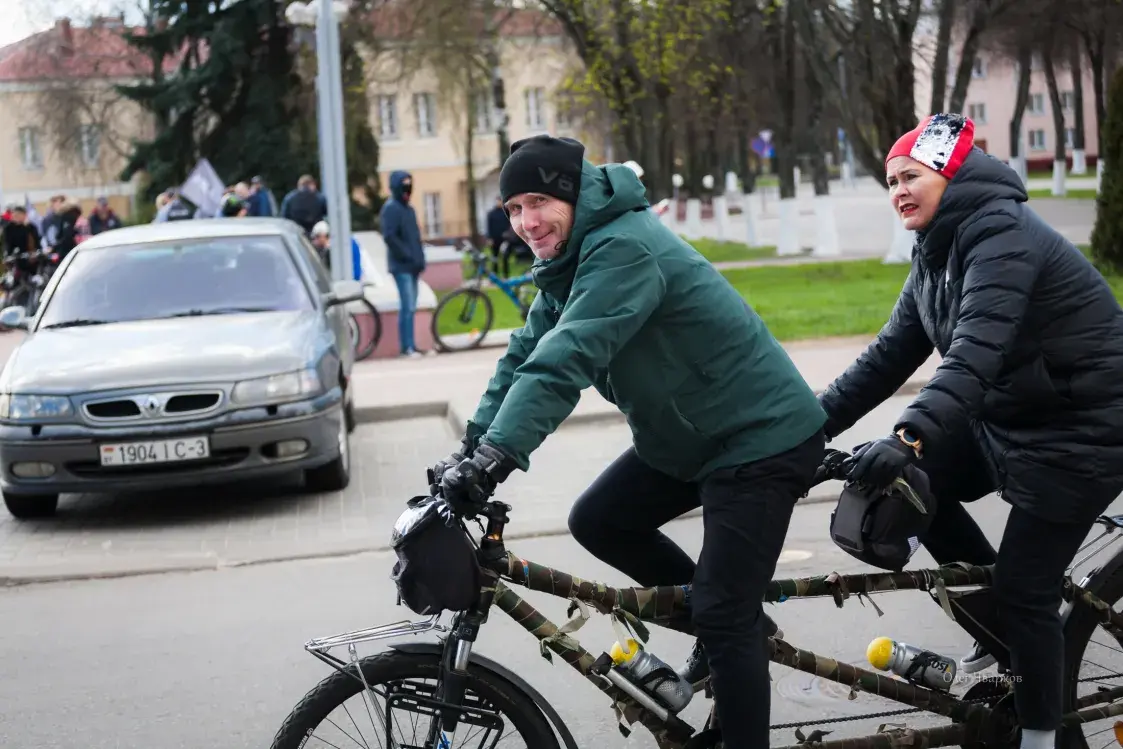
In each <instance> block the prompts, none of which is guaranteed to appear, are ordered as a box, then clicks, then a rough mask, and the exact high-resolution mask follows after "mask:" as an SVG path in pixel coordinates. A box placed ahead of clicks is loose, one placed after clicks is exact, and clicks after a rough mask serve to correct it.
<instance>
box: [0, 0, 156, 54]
mask: <svg viewBox="0 0 1123 749" xmlns="http://www.w3.org/2000/svg"><path fill="white" fill-rule="evenodd" d="M140 2H141V0H37V2H28V0H0V18H2V19H4V22H3V23H0V47H2V46H4V45H7V44H11V43H12V42H14V41H18V40H19V39H23V38H24V37H25V36H30V35H31V34H34V33H35V32H36V31H41V30H43V29H45V28H49V27H50V26H51V25H52V24H53V23H54V20H55V18H58V17H61V16H69V17H70V19H71V20H73V21H74V23H76V24H81V25H84V24H85V22H86V20H87V19H89V18H90V17H91V16H94V15H98V14H102V15H116V14H117V13H120V12H121V11H124V12H125V17H126V19H127V20H129V21H132V22H134V23H135V22H136V21H137V20H138V17H139V13H138V11H137V9H138V7H139V4H140Z"/></svg>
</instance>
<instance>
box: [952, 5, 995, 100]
mask: <svg viewBox="0 0 1123 749" xmlns="http://www.w3.org/2000/svg"><path fill="white" fill-rule="evenodd" d="M987 20H988V19H987V8H986V6H985V5H984V4H983V3H976V4H975V12H974V14H973V15H972V17H971V25H970V26H969V27H968V28H967V36H966V37H965V38H964V40H963V51H962V53H961V55H960V58H959V65H958V66H957V67H956V70H955V86H954V87H953V88H952V90H951V99H950V100H949V101H948V111H951V112H962V111H963V102H965V101H966V100H967V89H968V88H969V87H970V85H971V73H972V71H973V70H974V68H975V58H976V57H978V54H979V44H980V42H982V39H983V31H984V30H985V29H986V24H987Z"/></svg>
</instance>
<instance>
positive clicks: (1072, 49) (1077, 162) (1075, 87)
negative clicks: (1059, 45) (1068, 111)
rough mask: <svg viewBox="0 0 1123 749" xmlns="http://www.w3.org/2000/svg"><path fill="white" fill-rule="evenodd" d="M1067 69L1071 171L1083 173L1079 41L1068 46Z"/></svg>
mask: <svg viewBox="0 0 1123 749" xmlns="http://www.w3.org/2000/svg"><path fill="white" fill-rule="evenodd" d="M1069 69H1070V70H1071V71H1072V107H1073V109H1074V110H1075V112H1074V119H1073V135H1072V173H1073V174H1084V172H1085V171H1087V165H1086V164H1087V163H1086V162H1085V160H1084V67H1083V65H1081V62H1080V41H1079V40H1074V41H1073V42H1072V44H1071V45H1070V46H1069Z"/></svg>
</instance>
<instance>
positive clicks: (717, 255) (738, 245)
mask: <svg viewBox="0 0 1123 749" xmlns="http://www.w3.org/2000/svg"><path fill="white" fill-rule="evenodd" d="M687 241H688V242H690V244H692V245H694V249H696V250H698V252H699V253H701V255H702V257H704V258H706V259H707V260H709V261H710V262H711V263H724V262H731V261H736V260H760V259H762V258H770V257H776V248H775V247H769V246H765V247H749V246H748V245H747V244H745V243H743V242H728V241H725V242H719V241H718V240H716V239H695V240H687Z"/></svg>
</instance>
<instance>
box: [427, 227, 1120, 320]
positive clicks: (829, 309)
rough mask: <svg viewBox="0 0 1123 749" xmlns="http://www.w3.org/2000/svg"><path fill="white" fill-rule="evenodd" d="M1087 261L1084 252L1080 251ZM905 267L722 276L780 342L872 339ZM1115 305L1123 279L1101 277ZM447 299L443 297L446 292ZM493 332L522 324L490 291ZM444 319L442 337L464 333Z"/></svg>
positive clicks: (820, 266)
mask: <svg viewBox="0 0 1123 749" xmlns="http://www.w3.org/2000/svg"><path fill="white" fill-rule="evenodd" d="M1080 249H1081V250H1082V251H1083V252H1084V253H1085V254H1086V255H1087V254H1088V253H1089V248H1088V247H1087V246H1086V245H1081V247H1080ZM908 272H909V266H908V265H904V264H892V265H886V264H885V263H883V262H882V261H881V260H880V259H872V260H860V261H844V262H837V263H808V264H805V265H790V266H772V267H768V266H765V267H757V268H742V269H737V270H727V271H723V272H722V275H724V276H725V277H726V279H728V280H729V282H730V283H731V284H732V285H733V287H734V288H735V289H737V291H738V292H739V293H740V294H741V296H743V297H744V298H745V299H746V300H747V301H748V302H749V304H750V305H752V307H753V309H755V310H756V311H757V313H758V314H759V315H760V316H761V318H762V319H763V320H764V322H765V324H766V325H768V328H769V329H770V330H771V331H772V334H773V335H775V336H776V337H777V338H778V339H780V340H781V341H795V340H800V339H807V338H826V337H830V336H855V335H869V336H872V335H874V334H876V333H877V332H878V331H879V330H880V329H881V327H882V326H883V325H884V324H885V321H886V320H888V319H889V313H890V312H891V311H892V310H893V305H894V303H896V301H897V296H898V295H899V294H900V293H901V286H902V285H903V284H904V282H905V277H906V276H907V275H908ZM1104 275H1105V277H1106V278H1107V281H1108V284H1109V285H1110V286H1111V288H1112V291H1113V292H1114V293H1115V296H1116V298H1117V299H1123V276H1120V275H1115V274H1111V273H1105V274H1104ZM446 293H447V292H446ZM488 296H490V297H491V301H492V306H493V307H494V309H495V322H494V328H495V329H504V328H518V327H521V326H522V318H521V317H520V316H519V313H518V310H517V309H515V306H514V305H513V304H511V301H510V300H509V299H507V298H506V297H505V296H504V295H503V292H501V291H499V290H498V289H489V290H488ZM453 317H454V314H453V313H446V315H443V316H442V319H441V333H442V334H444V333H454V332H467V330H466V329H467V328H468V327H469V326H461V325H459V324H457V321H456V320H454V319H452V318H453Z"/></svg>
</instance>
